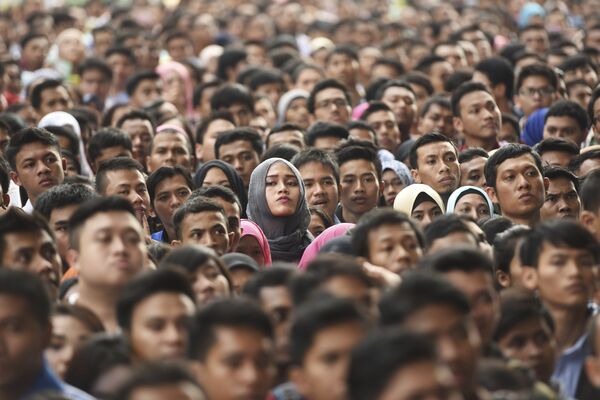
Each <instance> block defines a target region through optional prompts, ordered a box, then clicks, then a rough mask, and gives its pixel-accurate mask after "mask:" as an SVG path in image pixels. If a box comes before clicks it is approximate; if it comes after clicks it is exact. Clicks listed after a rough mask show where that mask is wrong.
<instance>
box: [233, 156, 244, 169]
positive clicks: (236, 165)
mask: <svg viewBox="0 0 600 400" xmlns="http://www.w3.org/2000/svg"><path fill="white" fill-rule="evenodd" d="M233 168H235V170H236V171H238V172H241V171H242V169H243V168H242V161H241V160H240V159H239V158H236V159H234V160H233Z"/></svg>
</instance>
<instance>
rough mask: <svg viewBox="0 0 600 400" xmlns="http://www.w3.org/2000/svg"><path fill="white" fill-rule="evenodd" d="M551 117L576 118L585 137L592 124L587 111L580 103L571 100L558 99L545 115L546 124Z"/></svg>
mask: <svg viewBox="0 0 600 400" xmlns="http://www.w3.org/2000/svg"><path fill="white" fill-rule="evenodd" d="M550 117H569V118H572V119H574V120H575V122H577V125H579V129H580V130H581V135H582V137H584V138H585V135H586V134H587V129H588V126H589V125H590V120H589V118H588V115H587V112H586V111H585V110H584V109H583V107H581V106H580V105H579V103H576V102H574V101H570V100H560V101H557V102H556V103H554V104H552V106H551V107H550V108H549V109H548V112H547V113H546V116H545V117H544V124H546V122H548V118H550Z"/></svg>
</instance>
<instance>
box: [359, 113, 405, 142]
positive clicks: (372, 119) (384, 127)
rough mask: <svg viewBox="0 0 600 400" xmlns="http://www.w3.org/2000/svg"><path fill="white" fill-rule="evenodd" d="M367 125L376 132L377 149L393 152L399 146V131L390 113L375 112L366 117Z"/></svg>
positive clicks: (394, 118)
mask: <svg viewBox="0 0 600 400" xmlns="http://www.w3.org/2000/svg"><path fill="white" fill-rule="evenodd" d="M367 124H369V125H371V127H372V128H373V129H374V130H375V132H377V141H378V142H379V147H381V148H383V149H386V150H389V151H392V152H393V151H394V150H396V147H398V145H399V144H400V130H399V129H398V124H396V117H395V116H394V113H393V112H392V111H384V110H382V111H377V112H374V113H372V114H370V115H369V116H368V117H367Z"/></svg>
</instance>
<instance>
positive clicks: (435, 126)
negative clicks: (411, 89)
mask: <svg viewBox="0 0 600 400" xmlns="http://www.w3.org/2000/svg"><path fill="white" fill-rule="evenodd" d="M417 131H418V133H419V134H421V135H425V134H426V133H430V132H439V133H442V134H444V135H446V136H448V137H454V136H455V130H454V124H453V117H452V107H451V106H450V101H449V100H448V98H447V97H445V96H432V97H430V98H428V99H427V100H426V101H425V102H424V103H423V106H422V107H421V108H420V109H419V119H418V120H417Z"/></svg>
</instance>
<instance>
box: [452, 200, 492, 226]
mask: <svg viewBox="0 0 600 400" xmlns="http://www.w3.org/2000/svg"><path fill="white" fill-rule="evenodd" d="M454 212H455V213H456V214H460V215H468V216H470V217H473V219H474V220H475V221H479V220H480V219H481V218H484V217H489V216H490V207H489V206H488V204H487V202H486V201H485V199H484V198H483V196H481V195H479V194H476V193H469V194H465V195H464V196H462V197H461V198H460V199H458V201H457V202H456V206H455V207H454Z"/></svg>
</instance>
